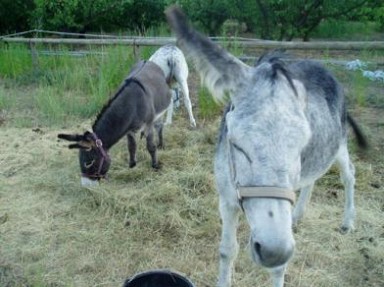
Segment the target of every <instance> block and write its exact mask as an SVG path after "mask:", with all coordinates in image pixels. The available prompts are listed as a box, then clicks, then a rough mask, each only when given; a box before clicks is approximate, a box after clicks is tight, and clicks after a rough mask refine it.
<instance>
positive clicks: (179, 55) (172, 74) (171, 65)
mask: <svg viewBox="0 0 384 287" xmlns="http://www.w3.org/2000/svg"><path fill="white" fill-rule="evenodd" d="M149 61H151V62H154V63H155V64H157V65H158V66H159V67H160V68H161V69H162V70H163V72H164V74H165V77H166V78H167V81H168V84H169V85H170V86H171V87H175V86H176V83H177V84H178V86H179V88H180V89H181V91H182V94H183V97H184V104H185V107H186V108H187V111H188V115H189V121H190V124H191V126H192V127H196V121H195V118H194V117H193V113H192V104H191V100H190V98H189V89H188V83H187V79H188V65H187V62H186V61H185V57H184V54H183V52H182V51H181V50H180V49H179V48H177V47H176V46H174V45H165V46H162V47H160V48H159V49H158V50H157V51H156V52H155V53H154V54H153V55H152V56H151V57H150V58H149ZM175 100H177V96H176V93H175V91H174V90H172V100H171V104H170V105H169V107H168V110H167V118H166V120H165V124H171V123H172V115H173V109H174V104H175Z"/></svg>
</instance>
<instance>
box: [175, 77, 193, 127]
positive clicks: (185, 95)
mask: <svg viewBox="0 0 384 287" xmlns="http://www.w3.org/2000/svg"><path fill="white" fill-rule="evenodd" d="M175 78H176V81H177V82H178V83H179V86H180V88H181V91H182V93H183V98H184V104H185V107H186V109H187V111H188V115H189V122H190V124H191V126H192V127H194V128H195V127H196V121H195V118H194V117H193V113H192V104H191V99H190V98H189V89H188V83H187V79H186V78H182V77H180V76H178V75H175Z"/></svg>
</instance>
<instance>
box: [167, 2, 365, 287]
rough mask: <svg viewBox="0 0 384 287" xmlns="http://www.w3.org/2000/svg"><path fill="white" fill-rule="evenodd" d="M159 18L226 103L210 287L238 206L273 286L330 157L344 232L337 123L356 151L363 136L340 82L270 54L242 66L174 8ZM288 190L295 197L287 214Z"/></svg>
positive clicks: (349, 218)
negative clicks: (216, 250)
mask: <svg viewBox="0 0 384 287" xmlns="http://www.w3.org/2000/svg"><path fill="white" fill-rule="evenodd" d="M166 15H167V19H168V22H169V24H170V26H171V27H172V29H173V31H174V32H175V34H176V37H177V41H178V44H179V46H180V48H181V49H182V50H183V52H184V53H185V55H186V56H188V57H190V58H192V59H193V61H194V62H195V65H196V68H197V71H198V72H199V73H200V76H201V78H202V79H203V81H204V83H205V85H206V86H207V87H208V89H209V91H210V92H211V93H212V95H213V96H214V97H215V98H216V99H217V100H219V101H221V100H223V99H225V98H226V97H227V96H229V98H230V101H231V103H230V105H229V106H228V108H227V110H226V112H225V114H224V117H223V120H222V124H221V129H220V136H219V143H218V146H217V150H216V156H215V177H216V183H217V188H218V191H219V195H220V214H221V218H222V225H223V226H222V236H221V243H220V268H219V279H218V286H220V287H228V286H231V274H232V268H233V262H234V259H235V257H236V255H237V252H238V243H237V239H236V229H237V225H238V218H239V214H240V213H241V210H243V211H244V214H245V216H246V218H247V221H248V224H249V226H250V244H249V245H250V248H251V255H252V258H253V260H254V262H256V263H257V264H259V265H261V266H264V267H266V268H268V270H269V271H270V273H271V276H272V280H273V286H275V287H282V286H283V285H284V273H285V269H286V266H287V263H288V261H289V259H290V258H291V257H292V254H293V251H294V247H295V240H294V238H293V233H292V224H297V222H298V220H299V219H301V217H302V215H303V212H304V207H305V204H306V203H307V202H308V201H309V198H310V195H311V191H312V188H313V185H314V183H315V181H316V180H317V179H318V178H320V177H321V176H322V175H323V174H324V173H325V172H326V171H327V170H328V169H329V167H330V166H331V165H332V164H333V163H334V162H336V163H338V164H339V166H340V170H341V180H342V182H343V184H344V186H345V195H346V196H345V208H344V219H343V222H342V225H341V230H342V231H344V232H346V231H349V230H350V229H352V228H353V222H354V217H355V208H354V202H353V196H354V183H355V176H354V173H355V172H354V167H353V164H352V162H351V161H350V159H349V154H348V149H347V122H349V123H350V124H351V126H352V128H353V130H354V132H355V134H356V135H357V139H358V143H359V145H360V146H361V147H365V146H366V142H365V139H364V136H363V135H362V133H361V132H360V131H359V129H358V127H357V126H356V124H355V122H354V121H353V119H352V118H351V117H350V116H349V115H348V113H347V111H346V107H345V103H344V96H343V92H342V88H341V86H340V85H339V84H338V82H337V81H336V79H335V78H334V77H333V76H332V75H331V74H330V72H328V71H327V70H326V69H324V68H323V67H322V66H320V65H319V64H317V63H315V62H312V61H297V62H293V63H290V64H287V63H285V62H284V59H283V58H282V57H280V56H279V55H277V54H274V53H272V54H266V55H264V56H263V57H261V58H260V60H259V61H258V63H257V64H256V65H255V66H254V67H251V66H248V65H246V64H244V63H243V62H241V61H240V60H238V59H237V58H235V57H234V56H233V55H231V54H230V53H228V52H227V51H225V50H224V49H222V48H220V47H219V46H218V45H216V44H215V43H213V42H212V41H210V40H209V39H208V38H207V37H205V36H203V35H201V34H200V33H198V32H197V31H195V30H194V29H193V28H192V27H191V26H190V25H189V24H188V22H187V19H186V17H185V15H184V14H183V12H182V11H181V10H180V9H179V8H178V7H176V6H173V7H171V8H169V9H168V10H167V11H166ZM297 190H300V197H299V199H298V202H297V204H296V206H295V209H294V211H293V212H292V206H293V205H294V203H295V191H297Z"/></svg>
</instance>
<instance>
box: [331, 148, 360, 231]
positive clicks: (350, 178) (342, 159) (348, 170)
mask: <svg viewBox="0 0 384 287" xmlns="http://www.w3.org/2000/svg"><path fill="white" fill-rule="evenodd" d="M336 161H337V163H338V165H339V167H340V178H341V182H342V183H343V185H344V190H345V206H344V219H343V223H342V225H341V232H342V233H347V232H348V231H350V230H352V229H353V223H354V220H355V215H356V214H355V204H354V194H355V167H354V165H353V163H352V162H351V160H350V158H349V153H348V148H347V144H346V143H345V144H342V145H341V146H340V149H339V152H338V153H337V156H336Z"/></svg>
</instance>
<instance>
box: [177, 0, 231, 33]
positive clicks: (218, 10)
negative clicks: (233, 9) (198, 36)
mask: <svg viewBox="0 0 384 287" xmlns="http://www.w3.org/2000/svg"><path fill="white" fill-rule="evenodd" d="M227 1H228V0H180V1H179V2H180V5H181V6H182V8H183V9H184V11H185V12H186V13H187V14H188V17H189V18H190V19H191V20H192V21H194V22H196V23H198V24H200V26H201V27H202V28H203V29H204V30H206V31H207V32H208V33H209V34H210V35H217V33H219V32H220V28H221V27H222V25H223V24H224V22H225V21H226V20H227V19H229V17H230V11H229V9H228V6H227V4H228V2H227Z"/></svg>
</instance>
